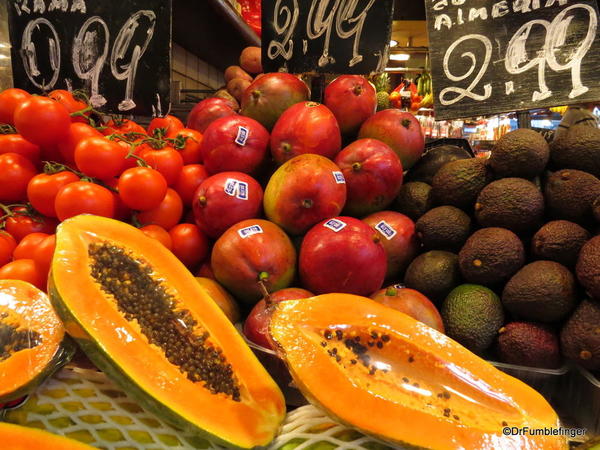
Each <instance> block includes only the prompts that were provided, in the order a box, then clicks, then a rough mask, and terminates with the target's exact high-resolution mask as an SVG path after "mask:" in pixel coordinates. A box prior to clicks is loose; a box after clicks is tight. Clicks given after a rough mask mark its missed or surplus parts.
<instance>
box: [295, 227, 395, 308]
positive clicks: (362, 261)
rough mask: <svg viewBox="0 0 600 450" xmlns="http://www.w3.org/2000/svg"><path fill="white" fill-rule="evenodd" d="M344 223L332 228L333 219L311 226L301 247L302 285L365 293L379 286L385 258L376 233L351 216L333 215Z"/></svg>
mask: <svg viewBox="0 0 600 450" xmlns="http://www.w3.org/2000/svg"><path fill="white" fill-rule="evenodd" d="M333 220H335V221H337V222H341V223H342V224H345V225H344V226H343V228H341V229H339V230H338V231H334V230H332V229H331V228H329V226H331V225H330V224H331V221H332V219H329V220H325V221H323V222H321V223H319V224H317V225H316V226H315V227H313V228H312V229H311V230H310V231H309V232H308V233H307V234H306V236H305V237H304V240H303V241H302V245H301V247H300V260H299V268H300V278H301V280H302V285H303V286H305V287H306V288H307V289H308V290H310V291H312V292H314V293H315V294H318V295H319V294H327V293H331V292H340V293H347V294H356V295H363V296H368V295H370V294H372V293H373V292H375V291H376V290H378V289H380V288H381V286H382V284H383V281H384V279H385V273H386V270H387V260H386V255H385V250H384V248H383V245H381V242H380V239H379V237H378V236H377V233H376V232H374V231H373V229H372V228H371V227H369V226H368V225H367V224H366V223H364V222H362V221H360V220H358V219H355V218H353V217H336V218H334V219H333Z"/></svg>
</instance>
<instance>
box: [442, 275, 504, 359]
mask: <svg viewBox="0 0 600 450" xmlns="http://www.w3.org/2000/svg"><path fill="white" fill-rule="evenodd" d="M440 313H441V316H442V320H443V322H444V328H445V330H446V334H447V335H448V336H449V337H450V338H452V339H454V340H455V341H457V342H458V343H460V344H462V345H463V346H465V347H466V348H468V349H469V350H471V351H472V352H474V353H479V354H481V353H482V352H484V351H485V350H487V349H488V347H490V345H492V343H493V342H494V339H495V338H496V335H497V333H498V330H499V329H500V327H502V324H503V323H504V312H503V310H502V304H501V303H500V299H499V298H498V296H497V295H496V294H495V293H494V292H493V291H492V290H490V289H488V288H486V287H484V286H478V285H476V284H463V285H461V286H458V287H457V288H455V289H453V290H452V292H450V294H448V297H446V300H444V303H443V305H442V308H441V311H440Z"/></svg>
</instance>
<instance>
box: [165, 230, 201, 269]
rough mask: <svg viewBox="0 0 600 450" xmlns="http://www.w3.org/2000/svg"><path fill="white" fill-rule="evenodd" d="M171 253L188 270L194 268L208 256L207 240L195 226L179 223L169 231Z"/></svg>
mask: <svg viewBox="0 0 600 450" xmlns="http://www.w3.org/2000/svg"><path fill="white" fill-rule="evenodd" d="M169 234H170V235H171V241H172V242H173V248H172V249H171V251H172V252H173V254H174V255H175V256H177V258H179V260H180V261H181V262H182V263H183V264H185V265H186V266H187V267H189V268H194V267H196V266H197V265H198V264H200V263H201V262H202V261H204V259H206V257H207V256H208V249H209V242H208V238H207V237H206V235H205V234H204V233H202V231H200V229H199V228H198V226H197V225H193V224H191V223H180V224H179V225H176V226H174V227H173V228H171V229H170V230H169Z"/></svg>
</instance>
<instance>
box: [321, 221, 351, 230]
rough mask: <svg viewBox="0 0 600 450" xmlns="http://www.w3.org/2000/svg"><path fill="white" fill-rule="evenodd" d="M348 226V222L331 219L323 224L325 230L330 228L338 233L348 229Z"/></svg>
mask: <svg viewBox="0 0 600 450" xmlns="http://www.w3.org/2000/svg"><path fill="white" fill-rule="evenodd" d="M346 225H348V224H347V223H346V222H342V221H341V220H338V219H330V220H328V221H327V222H325V223H324V224H323V226H324V227H325V228H329V229H330V230H332V231H335V232H336V233H337V232H338V231H341V230H343V229H344V228H346Z"/></svg>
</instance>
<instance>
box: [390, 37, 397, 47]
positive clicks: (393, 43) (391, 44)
mask: <svg viewBox="0 0 600 450" xmlns="http://www.w3.org/2000/svg"><path fill="white" fill-rule="evenodd" d="M397 45H398V41H395V40H394V39H392V40H391V41H390V47H395V46H397Z"/></svg>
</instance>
